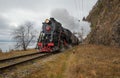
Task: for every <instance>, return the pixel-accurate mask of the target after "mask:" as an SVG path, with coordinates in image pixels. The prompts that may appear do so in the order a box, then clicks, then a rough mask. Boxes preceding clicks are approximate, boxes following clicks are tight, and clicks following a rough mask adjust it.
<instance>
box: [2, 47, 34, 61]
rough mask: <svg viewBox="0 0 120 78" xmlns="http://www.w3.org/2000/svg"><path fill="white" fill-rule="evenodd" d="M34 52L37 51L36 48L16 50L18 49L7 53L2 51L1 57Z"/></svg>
mask: <svg viewBox="0 0 120 78" xmlns="http://www.w3.org/2000/svg"><path fill="white" fill-rule="evenodd" d="M33 52H36V50H35V49H28V50H27V51H22V50H16V51H11V52H7V53H2V52H0V59H4V58H10V57H14V56H19V55H24V54H29V53H33Z"/></svg>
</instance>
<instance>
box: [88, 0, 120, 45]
mask: <svg viewBox="0 0 120 78" xmlns="http://www.w3.org/2000/svg"><path fill="white" fill-rule="evenodd" d="M86 20H87V21H89V22H91V28H92V31H91V33H90V34H89V35H88V37H87V39H86V42H87V43H90V44H102V45H110V46H119V47H120V0H98V2H97V3H96V5H95V6H94V7H93V9H92V10H91V12H90V13H89V15H88V17H87V18H86Z"/></svg>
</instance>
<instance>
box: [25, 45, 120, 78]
mask: <svg viewBox="0 0 120 78" xmlns="http://www.w3.org/2000/svg"><path fill="white" fill-rule="evenodd" d="M24 78H120V49H119V48H115V47H106V46H96V45H82V46H77V47H74V48H73V49H70V50H68V51H66V52H64V53H61V54H59V55H58V56H57V57H56V59H54V60H53V61H49V62H46V63H44V65H42V68H41V69H40V70H37V71H35V72H33V73H31V74H30V75H28V76H26V77H24Z"/></svg>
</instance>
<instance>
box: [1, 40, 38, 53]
mask: <svg viewBox="0 0 120 78" xmlns="http://www.w3.org/2000/svg"><path fill="white" fill-rule="evenodd" d="M15 44H16V42H0V49H2V52H9V51H10V50H12V49H15ZM35 46H36V43H34V44H32V45H30V46H28V48H35Z"/></svg>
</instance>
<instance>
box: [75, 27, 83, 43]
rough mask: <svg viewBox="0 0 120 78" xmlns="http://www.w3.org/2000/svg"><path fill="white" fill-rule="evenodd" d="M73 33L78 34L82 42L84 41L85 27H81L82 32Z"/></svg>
mask: <svg viewBox="0 0 120 78" xmlns="http://www.w3.org/2000/svg"><path fill="white" fill-rule="evenodd" d="M73 34H76V35H77V36H78V38H79V39H80V41H81V42H83V36H84V29H83V27H81V32H73Z"/></svg>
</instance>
